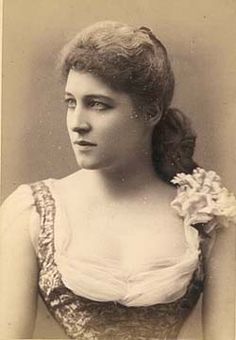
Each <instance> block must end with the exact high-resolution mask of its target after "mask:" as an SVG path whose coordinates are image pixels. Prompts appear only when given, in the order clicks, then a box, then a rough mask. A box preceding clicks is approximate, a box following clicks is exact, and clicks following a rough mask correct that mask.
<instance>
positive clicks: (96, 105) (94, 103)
mask: <svg viewBox="0 0 236 340" xmlns="http://www.w3.org/2000/svg"><path fill="white" fill-rule="evenodd" d="M87 105H88V106H89V107H91V108H92V109H94V110H97V111H104V110H108V109H110V108H111V107H110V105H108V104H106V103H103V102H101V101H98V100H90V101H89V102H88V104H87Z"/></svg>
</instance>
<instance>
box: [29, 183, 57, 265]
mask: <svg viewBox="0 0 236 340" xmlns="http://www.w3.org/2000/svg"><path fill="white" fill-rule="evenodd" d="M30 187H31V190H32V193H33V197H34V200H35V205H36V210H37V212H38V214H39V215H40V232H39V238H38V240H39V241H38V259H39V263H40V265H42V264H43V263H44V262H45V260H46V261H47V265H48V266H50V265H51V264H53V263H54V256H53V255H54V251H55V249H54V221H55V213H56V206H55V200H54V198H53V196H52V194H51V192H50V189H49V187H48V186H47V185H46V184H45V183H44V182H43V181H40V182H36V183H33V184H31V185H30Z"/></svg>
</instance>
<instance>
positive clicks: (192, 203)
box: [171, 168, 236, 239]
mask: <svg viewBox="0 0 236 340" xmlns="http://www.w3.org/2000/svg"><path fill="white" fill-rule="evenodd" d="M172 183H173V184H175V185H177V195H176V198H175V199H174V200H173V201H172V203H171V205H172V207H173V208H174V209H175V210H176V211H177V213H178V215H179V216H181V217H182V218H183V220H184V224H185V226H186V228H189V227H195V228H196V229H198V230H199V231H200V232H201V236H206V238H209V239H210V238H214V237H215V232H216V230H217V229H222V228H227V227H229V226H230V225H234V226H235V225H236V199H235V196H234V195H233V194H232V193H231V192H229V191H228V190H227V189H226V188H225V187H224V186H223V184H222V181H221V178H220V176H218V175H217V174H216V173H215V172H214V171H206V170H204V169H202V168H196V169H195V170H194V171H193V173H192V174H191V175H190V174H184V173H179V174H178V175H177V176H175V177H174V178H173V180H172Z"/></svg>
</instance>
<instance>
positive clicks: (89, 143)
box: [73, 140, 97, 146]
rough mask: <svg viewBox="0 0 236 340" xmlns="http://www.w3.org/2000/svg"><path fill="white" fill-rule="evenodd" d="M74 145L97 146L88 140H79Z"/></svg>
mask: <svg viewBox="0 0 236 340" xmlns="http://www.w3.org/2000/svg"><path fill="white" fill-rule="evenodd" d="M73 143H74V144H77V145H81V146H96V145H97V144H95V143H92V142H89V141H87V140H78V141H75V142H73Z"/></svg>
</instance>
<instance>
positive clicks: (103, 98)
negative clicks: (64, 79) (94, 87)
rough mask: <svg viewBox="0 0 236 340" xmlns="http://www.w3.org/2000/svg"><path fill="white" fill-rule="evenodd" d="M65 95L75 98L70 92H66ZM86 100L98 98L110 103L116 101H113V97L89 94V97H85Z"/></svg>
mask: <svg viewBox="0 0 236 340" xmlns="http://www.w3.org/2000/svg"><path fill="white" fill-rule="evenodd" d="M65 95H67V96H72V97H74V96H73V94H71V93H70V92H65ZM85 98H87V99H90V98H91V99H92V98H96V99H101V100H107V101H110V102H114V99H112V98H111V97H108V96H104V95H102V94H88V95H85Z"/></svg>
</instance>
